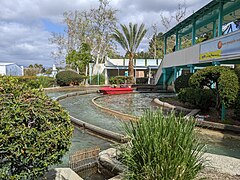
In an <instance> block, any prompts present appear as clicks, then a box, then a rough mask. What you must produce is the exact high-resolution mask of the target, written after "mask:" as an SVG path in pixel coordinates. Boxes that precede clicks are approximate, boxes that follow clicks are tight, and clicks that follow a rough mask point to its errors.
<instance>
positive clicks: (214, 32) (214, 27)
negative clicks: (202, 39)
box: [213, 21, 217, 38]
mask: <svg viewBox="0 0 240 180" xmlns="http://www.w3.org/2000/svg"><path fill="white" fill-rule="evenodd" d="M215 37H217V25H216V21H213V38H215Z"/></svg>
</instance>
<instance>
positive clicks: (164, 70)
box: [162, 68, 167, 89]
mask: <svg viewBox="0 0 240 180" xmlns="http://www.w3.org/2000/svg"><path fill="white" fill-rule="evenodd" d="M162 74H163V89H166V81H167V74H166V69H165V68H162Z"/></svg>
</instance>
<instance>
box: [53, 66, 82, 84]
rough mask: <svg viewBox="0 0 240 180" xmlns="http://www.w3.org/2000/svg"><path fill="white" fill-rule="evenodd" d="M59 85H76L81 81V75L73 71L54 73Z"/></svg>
mask: <svg viewBox="0 0 240 180" xmlns="http://www.w3.org/2000/svg"><path fill="white" fill-rule="evenodd" d="M56 80H57V84H58V85H59V86H69V85H78V84H80V83H81V82H82V80H83V77H82V76H81V75H79V74H78V73H76V72H74V71H70V70H68V71H60V72H59V73H57V75H56Z"/></svg>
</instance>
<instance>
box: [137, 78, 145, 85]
mask: <svg viewBox="0 0 240 180" xmlns="http://www.w3.org/2000/svg"><path fill="white" fill-rule="evenodd" d="M147 83H148V78H137V79H136V84H147Z"/></svg>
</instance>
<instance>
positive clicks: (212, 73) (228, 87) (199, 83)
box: [189, 66, 239, 107]
mask: <svg viewBox="0 0 240 180" xmlns="http://www.w3.org/2000/svg"><path fill="white" fill-rule="evenodd" d="M214 83H215V89H216V93H217V96H216V98H217V99H216V103H217V107H219V106H220V105H221V103H224V105H225V107H229V106H230V105H231V104H233V103H234V102H235V99H236V98H237V94H238V89H239V85H238V77H237V75H236V73H235V72H234V71H233V70H231V69H230V68H229V67H224V66H209V67H206V68H204V69H201V70H199V71H197V72H196V73H194V74H193V75H192V76H191V78H190V79H189V84H190V86H191V87H194V88H204V86H207V87H208V88H210V89H212V85H213V84H214ZM220 101H221V102H220Z"/></svg>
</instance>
